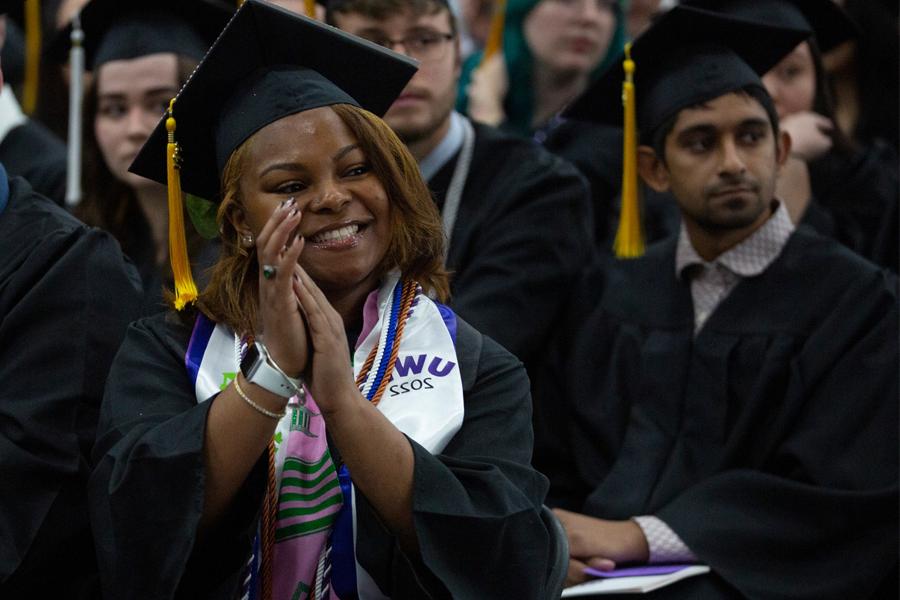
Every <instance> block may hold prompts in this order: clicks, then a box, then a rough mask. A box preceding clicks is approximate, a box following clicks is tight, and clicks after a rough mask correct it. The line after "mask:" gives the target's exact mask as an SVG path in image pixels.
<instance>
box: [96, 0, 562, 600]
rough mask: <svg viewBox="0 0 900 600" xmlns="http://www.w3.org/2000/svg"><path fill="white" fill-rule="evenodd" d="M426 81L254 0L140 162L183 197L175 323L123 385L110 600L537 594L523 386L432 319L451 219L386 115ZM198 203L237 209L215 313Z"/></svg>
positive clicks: (540, 538) (110, 533) (537, 492)
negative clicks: (187, 200) (192, 243)
mask: <svg viewBox="0 0 900 600" xmlns="http://www.w3.org/2000/svg"><path fill="white" fill-rule="evenodd" d="M414 71H415V66H414V64H413V63H412V62H411V61H410V60H408V59H405V58H403V57H400V56H399V55H397V54H394V53H393V52H390V51H388V50H384V49H382V48H380V47H377V46H375V45H373V44H369V43H367V42H364V41H361V40H359V39H358V38H354V37H352V36H349V35H348V34H345V33H343V32H340V31H338V30H336V29H333V28H331V27H328V26H325V25H322V24H320V23H318V22H315V21H311V20H309V19H306V18H304V17H299V16H296V15H292V14H290V13H289V12H287V11H284V10H282V9H279V8H277V7H273V6H271V5H269V4H266V3H263V2H258V1H257V0H249V1H248V2H246V3H245V4H244V5H243V6H242V7H241V9H240V10H239V11H238V12H237V14H236V16H235V17H234V18H233V20H232V21H231V22H230V23H229V25H228V26H227V27H226V29H225V30H224V31H223V33H222V34H221V36H220V37H219V39H218V40H217V42H216V43H215V44H214V46H213V47H212V49H211V50H210V51H209V53H208V54H207V55H206V57H205V58H204V60H203V61H202V63H201V64H200V66H199V67H198V69H197V71H196V72H195V73H194V75H193V76H192V77H191V79H190V81H189V82H188V83H187V85H186V86H185V87H184V88H183V89H182V90H181V92H180V93H179V94H178V96H177V98H176V99H175V100H174V101H173V103H172V108H171V111H170V115H169V118H168V119H167V120H166V122H165V123H161V124H160V126H159V127H158V128H157V130H156V131H155V132H154V133H153V134H152V135H151V137H150V139H149V140H148V142H147V144H146V145H145V147H144V148H143V150H142V151H141V153H140V155H139V156H138V158H137V159H136V161H135V163H134V165H133V166H132V169H133V170H134V171H135V172H137V173H139V174H141V175H144V176H146V177H149V178H151V179H156V180H157V181H161V182H162V181H166V180H167V179H168V183H169V191H170V202H171V210H172V213H173V218H172V219H171V221H170V224H171V230H170V234H171V236H172V241H171V244H172V246H171V255H172V260H173V270H174V272H175V283H176V290H175V306H176V307H177V308H179V309H180V311H179V312H171V313H168V314H167V315H159V316H156V317H153V318H150V319H146V320H143V321H140V322H138V323H137V324H135V325H134V326H133V327H132V329H131V331H130V332H129V335H128V337H127V340H126V342H125V343H124V345H123V347H122V350H121V351H120V354H119V356H118V357H117V360H116V363H115V364H114V366H113V368H112V370H111V373H110V380H109V385H108V387H107V393H106V397H105V402H104V406H103V410H102V416H101V419H100V425H99V434H98V440H97V445H96V447H95V457H96V459H97V467H96V470H95V472H94V474H93V478H92V481H91V488H90V495H91V502H92V519H93V525H94V531H95V535H96V537H97V548H98V556H99V559H100V564H101V571H102V579H103V585H104V590H105V592H106V593H107V594H108V595H110V597H129V598H141V597H154V598H171V597H175V596H178V597H203V598H219V597H222V598H233V597H236V596H241V595H243V594H248V595H249V597H263V598H310V597H315V598H324V597H330V598H336V597H337V598H351V597H353V598H355V597H359V598H382V597H394V598H419V597H426V596H428V597H434V598H444V597H451V596H452V597H483V598H490V597H493V598H500V597H515V598H538V597H541V594H542V584H543V581H544V576H545V573H546V568H545V567H546V565H547V555H548V535H547V532H546V530H545V529H544V527H543V526H542V525H541V521H540V517H539V514H538V511H539V509H540V505H541V501H542V499H543V494H544V491H545V479H544V478H543V477H542V476H541V475H539V474H538V473H537V472H535V471H534V470H532V469H531V467H530V466H529V460H530V456H531V429H530V418H529V417H530V410H529V397H528V381H527V378H526V376H525V374H524V371H523V370H522V368H521V365H519V363H518V362H517V361H516V360H515V359H514V358H513V357H512V356H511V355H509V354H508V353H507V352H505V351H504V350H502V349H501V348H500V347H499V346H498V345H496V344H495V343H494V342H492V341H491V340H489V339H487V338H483V337H482V336H481V335H480V334H479V333H478V332H476V331H475V330H473V329H472V328H471V327H470V326H469V325H467V324H466V323H465V322H463V321H462V320H460V319H457V318H456V316H455V315H454V314H453V313H452V312H451V311H450V310H449V309H447V308H446V307H445V306H443V305H441V304H439V303H438V302H437V301H435V300H432V299H431V298H430V296H431V297H437V298H442V297H443V296H444V295H445V294H446V290H447V280H446V273H445V272H444V271H443V268H442V266H441V264H442V261H441V257H442V252H441V251H442V248H441V245H442V238H441V233H440V232H441V226H440V220H439V217H438V215H437V213H436V210H435V208H434V204H433V202H432V201H431V199H430V197H429V195H428V191H427V188H426V187H425V185H424V183H423V182H422V181H421V178H420V176H419V173H418V169H417V167H416V164H415V161H414V160H413V159H412V158H411V157H410V155H409V154H408V152H407V151H406V150H405V148H404V146H403V144H402V143H401V142H399V140H398V139H397V138H396V136H395V135H394V134H393V133H392V132H391V131H390V129H389V128H388V127H387V126H386V125H385V124H384V123H383V122H382V121H381V120H380V119H379V118H378V117H376V116H375V114H380V113H383V112H384V111H385V110H387V108H388V107H389V106H390V104H391V102H392V101H393V100H394V98H395V96H396V95H397V94H398V93H399V92H400V91H401V90H402V89H403V87H404V85H405V84H406V82H407V81H408V79H409V78H410V77H411V76H412V74H413V73H414ZM373 113H375V114H373ZM167 130H168V131H167ZM180 190H183V191H184V192H187V193H190V194H194V195H198V196H202V197H204V198H206V199H208V200H210V201H212V202H215V203H218V206H219V207H218V224H219V227H220V228H221V232H222V233H221V236H222V243H223V255H222V257H221V258H220V260H219V261H218V263H217V264H216V266H215V267H214V272H213V275H212V279H211V282H210V284H209V286H207V287H206V289H204V290H203V291H202V292H200V293H199V295H197V292H196V288H195V287H194V284H193V281H192V280H191V278H190V271H189V270H188V269H187V258H186V255H185V252H184V233H183V230H181V229H180V224H179V223H177V219H176V218H174V217H175V215H177V214H179V203H180Z"/></svg>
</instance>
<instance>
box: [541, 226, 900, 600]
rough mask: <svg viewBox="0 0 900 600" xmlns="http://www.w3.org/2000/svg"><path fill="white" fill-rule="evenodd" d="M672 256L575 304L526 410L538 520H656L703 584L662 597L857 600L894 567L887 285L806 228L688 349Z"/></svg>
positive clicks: (614, 271) (649, 261)
mask: <svg viewBox="0 0 900 600" xmlns="http://www.w3.org/2000/svg"><path fill="white" fill-rule="evenodd" d="M675 242H676V240H675V239H672V240H669V241H667V242H664V243H662V244H660V245H656V246H653V247H651V248H650V249H649V250H648V252H647V254H646V256H644V257H643V258H641V259H637V260H630V261H618V262H615V263H612V264H609V265H604V266H603V267H602V268H599V269H597V270H595V271H594V272H593V274H592V275H591V276H589V277H588V278H587V280H586V281H585V285H584V287H583V289H582V290H581V291H580V293H579V294H577V295H576V299H575V302H574V304H575V307H574V308H573V315H572V322H571V324H570V326H569V327H568V328H567V329H566V332H564V333H563V334H562V335H561V336H560V338H559V339H558V340H557V342H558V343H557V345H556V346H555V347H554V349H553V352H554V353H555V354H554V355H555V356H557V357H558V360H557V361H556V364H555V366H554V368H551V369H548V371H547V372H545V373H543V374H542V377H541V380H540V382H538V384H537V391H536V395H535V423H536V429H535V435H536V446H535V466H536V467H537V468H538V469H539V470H542V471H543V472H544V473H546V474H547V475H548V476H549V477H550V480H551V491H550V494H549V496H548V504H551V505H556V506H561V507H564V508H567V509H570V510H575V511H579V512H582V513H584V514H588V515H592V516H596V517H601V518H608V519H627V518H629V517H632V516H636V515H645V514H653V515H657V516H658V517H660V518H661V519H662V520H663V521H665V522H666V523H667V524H668V525H669V526H670V527H671V528H672V529H673V530H674V531H675V532H676V533H677V534H678V535H679V536H680V537H681V538H682V539H683V540H684V542H685V543H686V544H687V545H688V547H689V548H690V549H691V550H692V551H693V552H694V553H695V554H696V555H697V556H698V558H699V560H700V561H701V562H703V563H707V564H709V565H710V566H711V567H712V569H713V572H714V574H713V575H711V576H704V577H700V578H694V579H691V580H687V581H685V582H682V583H679V584H677V585H676V586H673V587H672V588H671V589H667V590H666V591H664V592H662V595H663V596H665V597H670V596H671V597H682V598H723V597H741V596H746V597H751V598H815V599H823V598H867V597H870V596H871V595H872V594H873V592H874V590H875V589H876V588H877V587H878V586H879V585H886V584H884V583H883V582H884V580H885V577H886V576H889V574H890V573H892V572H893V574H894V575H895V574H896V570H895V569H896V565H897V560H898V556H897V551H898V549H897V530H898V492H897V489H898V488H897V479H898V431H897V423H898V349H897V331H898V319H897V293H896V285H897V284H896V278H895V277H894V276H893V275H891V274H889V273H888V272H886V271H882V270H879V269H877V268H876V267H875V266H874V265H871V264H870V263H868V262H867V261H865V260H864V259H861V258H859V257H857V256H856V255H854V254H852V253H851V252H849V251H848V250H846V249H845V248H844V247H843V246H841V245H839V244H837V243H835V242H833V241H832V240H829V239H827V238H824V237H821V236H819V235H818V234H815V233H813V232H809V231H807V230H806V229H805V228H800V229H798V230H797V231H796V232H795V233H794V234H793V235H792V237H791V238H790V240H789V241H788V243H787V245H786V247H785V248H784V251H783V252H782V254H781V255H780V256H779V258H778V259H777V260H776V261H775V262H774V263H773V264H772V265H771V266H769V268H768V269H767V270H766V271H765V272H764V273H763V274H761V275H759V276H757V277H752V278H748V279H745V280H743V281H742V282H740V283H739V284H738V285H737V287H736V288H735V289H734V290H733V291H732V292H731V294H730V295H729V296H727V297H726V298H725V300H724V301H723V302H722V304H721V305H720V306H719V307H718V308H717V310H716V311H715V312H714V313H713V314H712V315H711V316H710V318H709V320H708V321H707V322H706V323H705V325H704V326H703V328H702V329H701V330H700V331H699V333H698V335H697V336H696V338H695V337H694V316H693V309H692V300H691V293H690V285H689V283H688V282H685V281H681V280H679V279H678V278H677V277H676V276H675V260H674V255H675ZM887 589H890V587H889V586H888V588H887ZM894 591H896V583H894Z"/></svg>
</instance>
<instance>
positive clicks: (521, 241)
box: [429, 123, 592, 372]
mask: <svg viewBox="0 0 900 600" xmlns="http://www.w3.org/2000/svg"><path fill="white" fill-rule="evenodd" d="M472 126H473V127H474V129H475V147H474V151H473V153H472V165H471V169H470V170H469V176H468V179H467V180H466V184H465V187H464V189H463V193H462V198H461V201H460V207H459V213H458V217H457V219H456V224H455V226H454V229H453V235H452V238H451V242H450V249H449V253H448V256H447V267H448V268H449V269H450V270H451V271H452V278H451V291H452V299H451V306H452V307H453V309H454V310H455V311H456V312H457V313H458V314H459V315H461V316H462V317H463V318H465V319H466V320H468V321H469V322H470V323H471V324H472V325H473V326H474V327H475V328H476V329H478V330H479V331H482V332H484V334H485V335H488V336H490V337H492V338H493V339H495V340H497V341H498V342H500V344H501V345H503V346H504V347H505V348H506V349H507V350H509V351H510V352H512V353H513V354H515V355H516V356H518V357H519V358H520V359H521V360H522V361H523V362H524V363H525V365H526V367H528V369H529V372H530V371H531V369H532V367H533V365H534V363H535V362H536V361H537V360H538V357H539V356H540V355H541V354H542V353H543V351H544V349H545V345H546V342H547V337H548V336H549V335H550V333H551V330H552V329H553V327H554V326H555V324H556V322H557V319H558V315H559V313H560V310H561V309H562V306H563V300H564V298H565V295H566V294H565V292H566V290H568V289H569V288H570V287H571V286H572V285H574V284H575V282H576V281H577V278H578V276H579V275H580V273H581V271H582V269H583V268H584V264H585V261H586V260H587V258H588V256H589V253H590V251H591V248H592V234H591V231H590V224H591V221H592V216H591V207H590V201H589V198H588V192H587V188H586V184H585V182H584V179H583V178H582V177H581V176H580V175H579V174H578V172H577V171H576V170H575V169H574V168H572V166H571V165H569V164H566V163H565V162H563V161H561V160H559V159H558V158H557V157H555V156H553V155H551V154H550V153H548V152H546V151H544V150H543V149H541V148H540V146H537V145H536V144H534V143H533V142H531V141H529V140H525V139H522V138H520V137H514V136H512V135H508V134H505V133H502V132H500V131H499V130H497V129H494V128H491V127H487V126H485V125H481V124H478V123H472ZM456 161H457V157H455V158H453V159H452V160H450V161H449V162H448V164H446V165H444V167H443V168H441V170H440V171H438V172H437V173H436V174H435V175H434V177H432V178H431V180H430V181H429V187H430V188H431V190H432V192H433V193H434V194H435V199H436V201H437V203H438V207H439V208H441V209H443V206H444V198H445V196H446V192H447V188H448V187H449V185H450V179H451V177H452V175H453V170H454V168H455V167H456Z"/></svg>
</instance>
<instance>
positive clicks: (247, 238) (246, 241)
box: [241, 233, 253, 248]
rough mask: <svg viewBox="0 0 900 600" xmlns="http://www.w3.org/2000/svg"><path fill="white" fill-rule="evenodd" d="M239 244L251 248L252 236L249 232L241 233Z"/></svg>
mask: <svg viewBox="0 0 900 600" xmlns="http://www.w3.org/2000/svg"><path fill="white" fill-rule="evenodd" d="M241 245H242V246H243V247H244V248H252V247H253V236H252V235H251V234H249V233H244V234H242V235H241Z"/></svg>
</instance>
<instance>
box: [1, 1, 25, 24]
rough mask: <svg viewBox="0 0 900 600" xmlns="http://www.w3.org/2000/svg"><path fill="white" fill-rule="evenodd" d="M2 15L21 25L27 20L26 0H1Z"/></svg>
mask: <svg viewBox="0 0 900 600" xmlns="http://www.w3.org/2000/svg"><path fill="white" fill-rule="evenodd" d="M0 15H6V17H7V18H9V19H12V20H13V21H15V22H16V23H19V24H20V25H21V24H22V22H23V21H24V20H25V0H0Z"/></svg>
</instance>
